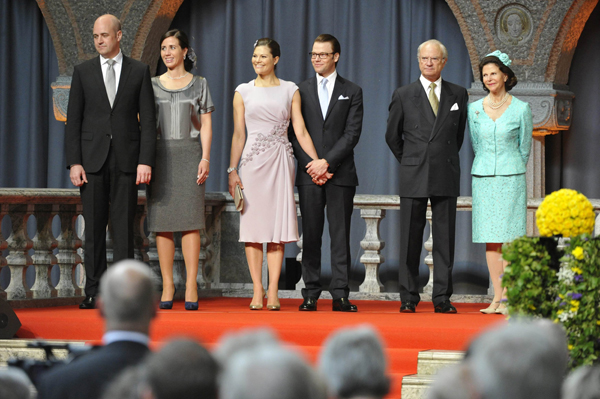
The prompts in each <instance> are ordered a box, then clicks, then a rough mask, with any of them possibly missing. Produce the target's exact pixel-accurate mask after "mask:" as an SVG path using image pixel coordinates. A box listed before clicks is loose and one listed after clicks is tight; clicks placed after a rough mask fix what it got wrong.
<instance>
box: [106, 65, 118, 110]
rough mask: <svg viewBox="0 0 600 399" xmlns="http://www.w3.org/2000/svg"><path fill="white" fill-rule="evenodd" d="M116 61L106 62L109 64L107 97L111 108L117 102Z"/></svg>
mask: <svg viewBox="0 0 600 399" xmlns="http://www.w3.org/2000/svg"><path fill="white" fill-rule="evenodd" d="M115 62H116V61H115V60H113V59H110V60H108V61H106V63H107V64H108V69H107V70H106V82H105V84H106V95H107V96H108V101H109V102H110V106H111V107H112V106H113V102H114V101H115V94H116V92H117V90H116V83H115V68H113V65H114V64H115Z"/></svg>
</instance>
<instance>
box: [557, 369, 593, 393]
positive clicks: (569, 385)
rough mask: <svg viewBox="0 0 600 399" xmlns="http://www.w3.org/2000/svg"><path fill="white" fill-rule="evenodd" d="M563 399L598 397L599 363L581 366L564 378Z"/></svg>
mask: <svg viewBox="0 0 600 399" xmlns="http://www.w3.org/2000/svg"><path fill="white" fill-rule="evenodd" d="M562 397H563V399H600V365H596V366H583V367H579V368H578V369H576V370H574V371H573V372H572V373H571V374H569V376H568V377H567V378H566V380H565V382H564V384H563V388H562Z"/></svg>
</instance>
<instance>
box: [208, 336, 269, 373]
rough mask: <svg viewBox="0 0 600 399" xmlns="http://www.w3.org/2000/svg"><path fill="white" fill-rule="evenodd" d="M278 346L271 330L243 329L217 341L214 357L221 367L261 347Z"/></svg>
mask: <svg viewBox="0 0 600 399" xmlns="http://www.w3.org/2000/svg"><path fill="white" fill-rule="evenodd" d="M275 345H279V340H278V339H277V337H276V336H275V334H274V333H273V331H272V330H270V329H267V328H258V329H243V330H240V331H238V332H235V333H228V334H225V335H224V336H223V337H222V338H221V339H220V341H219V344H218V346H217V349H216V350H215V351H214V355H215V357H216V358H217V360H218V361H219V362H220V363H221V365H225V364H227V362H228V361H229V360H230V359H231V358H233V357H234V356H235V355H237V354H239V353H241V352H244V351H247V350H252V349H255V348H258V347H262V346H275Z"/></svg>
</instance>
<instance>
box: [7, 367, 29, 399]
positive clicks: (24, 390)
mask: <svg viewBox="0 0 600 399" xmlns="http://www.w3.org/2000/svg"><path fill="white" fill-rule="evenodd" d="M30 386H31V381H30V380H29V378H28V377H27V374H25V372H24V371H23V370H21V369H17V368H14V367H9V368H7V369H4V370H0V398H2V399H29V398H30V397H31V391H30V390H29V387H30Z"/></svg>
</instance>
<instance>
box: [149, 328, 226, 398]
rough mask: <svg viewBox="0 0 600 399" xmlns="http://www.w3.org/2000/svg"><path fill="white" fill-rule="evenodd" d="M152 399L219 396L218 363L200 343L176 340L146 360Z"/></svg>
mask: <svg viewBox="0 0 600 399" xmlns="http://www.w3.org/2000/svg"><path fill="white" fill-rule="evenodd" d="M145 367H146V375H147V380H148V386H149V388H150V391H151V392H152V398H153V399H171V398H180V399H187V398H189V399H193V398H198V397H201V398H203V399H217V376H218V374H219V365H218V363H217V362H216V360H215V359H214V358H213V356H212V355H211V354H210V353H209V352H208V350H206V348H204V347H203V346H201V345H200V344H198V343H197V342H195V341H191V340H184V339H180V340H175V341H171V342H169V343H168V344H166V345H165V346H164V347H163V348H162V349H161V350H160V351H159V352H157V353H154V354H152V355H150V356H149V357H148V359H147V361H146V362H145Z"/></svg>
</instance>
